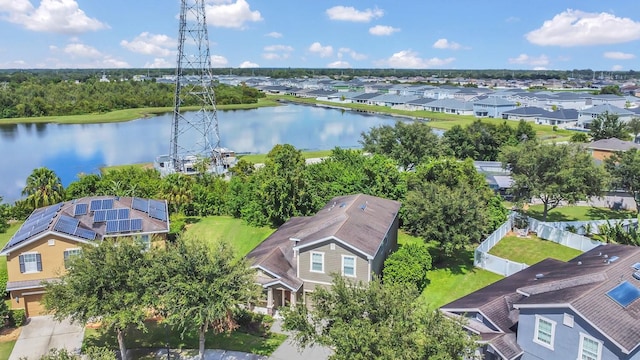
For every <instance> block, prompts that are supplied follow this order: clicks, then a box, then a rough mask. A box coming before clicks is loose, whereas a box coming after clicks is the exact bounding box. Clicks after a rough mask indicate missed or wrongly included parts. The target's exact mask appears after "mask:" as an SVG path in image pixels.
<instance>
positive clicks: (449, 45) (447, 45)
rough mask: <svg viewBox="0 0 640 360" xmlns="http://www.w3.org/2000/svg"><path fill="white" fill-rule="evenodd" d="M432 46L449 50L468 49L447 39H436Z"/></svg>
mask: <svg viewBox="0 0 640 360" xmlns="http://www.w3.org/2000/svg"><path fill="white" fill-rule="evenodd" d="M433 47H434V48H436V49H449V50H460V49H468V48H466V47H463V46H462V45H460V44H458V43H457V42H454V41H449V40H447V39H438V40H436V42H435V43H433Z"/></svg>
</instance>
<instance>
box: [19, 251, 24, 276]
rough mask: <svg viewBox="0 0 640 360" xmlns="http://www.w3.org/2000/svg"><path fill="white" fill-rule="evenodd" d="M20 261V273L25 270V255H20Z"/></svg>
mask: <svg viewBox="0 0 640 360" xmlns="http://www.w3.org/2000/svg"><path fill="white" fill-rule="evenodd" d="M18 261H19V262H20V273H23V272H24V256H23V255H20V256H18Z"/></svg>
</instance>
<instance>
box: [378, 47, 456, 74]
mask: <svg viewBox="0 0 640 360" xmlns="http://www.w3.org/2000/svg"><path fill="white" fill-rule="evenodd" d="M455 60H456V59H455V58H453V57H449V58H446V59H440V58H437V57H434V58H430V59H427V58H421V57H419V56H418V54H417V53H416V52H415V51H412V50H403V51H400V52H397V53H395V54H393V55H391V57H390V58H388V59H384V60H380V61H377V62H376V65H378V66H387V67H391V68H404V69H425V68H433V67H440V66H444V65H448V64H451V63H452V62H454V61H455Z"/></svg>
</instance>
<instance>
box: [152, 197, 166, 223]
mask: <svg viewBox="0 0 640 360" xmlns="http://www.w3.org/2000/svg"><path fill="white" fill-rule="evenodd" d="M149 216H150V217H152V218H154V219H158V220H162V221H167V204H166V203H165V202H164V201H158V200H149Z"/></svg>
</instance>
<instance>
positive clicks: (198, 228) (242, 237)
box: [183, 216, 274, 256]
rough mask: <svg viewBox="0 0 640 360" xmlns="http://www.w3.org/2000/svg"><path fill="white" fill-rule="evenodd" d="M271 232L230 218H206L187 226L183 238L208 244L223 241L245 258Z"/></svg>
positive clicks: (266, 228) (268, 229)
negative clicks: (227, 242)
mask: <svg viewBox="0 0 640 360" xmlns="http://www.w3.org/2000/svg"><path fill="white" fill-rule="evenodd" d="M273 231H274V229H271V228H269V227H254V226H250V225H247V224H246V223H245V222H244V221H243V220H241V219H235V218H232V217H230V216H208V217H204V218H197V219H196V221H195V222H194V223H192V224H188V225H187V230H186V231H185V233H184V235H183V236H184V237H185V239H198V240H200V241H205V242H207V243H210V244H211V243H214V242H216V241H219V240H221V239H224V240H227V241H229V242H230V243H231V244H232V245H233V247H234V248H235V250H236V253H237V254H238V256H245V255H247V254H248V253H249V251H251V250H253V248H255V247H256V246H257V245H258V244H259V243H261V242H262V240H264V239H266V238H267V236H269V235H271V233H272V232H273Z"/></svg>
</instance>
